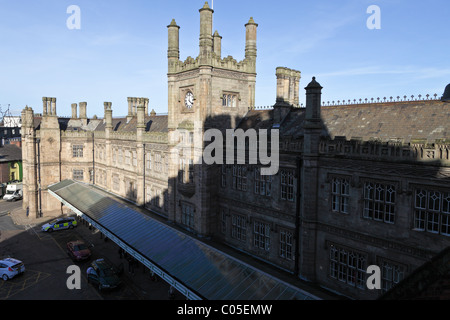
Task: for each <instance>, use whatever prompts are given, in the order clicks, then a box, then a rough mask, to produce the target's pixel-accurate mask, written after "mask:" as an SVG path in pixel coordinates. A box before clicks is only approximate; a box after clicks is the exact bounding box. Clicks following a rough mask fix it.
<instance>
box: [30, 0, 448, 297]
mask: <svg viewBox="0 0 450 320" xmlns="http://www.w3.org/2000/svg"><path fill="white" fill-rule="evenodd" d="M212 14H213V10H212V9H210V8H209V6H208V4H207V3H206V4H205V6H204V7H203V8H202V9H200V52H199V56H198V57H197V58H195V59H194V58H191V57H188V58H187V59H186V60H185V61H180V60H179V28H180V27H179V26H178V25H177V24H176V23H175V21H174V20H173V21H172V22H171V23H170V24H169V26H168V39H169V41H168V44H169V46H168V52H167V54H168V93H169V98H168V115H161V116H160V115H156V114H155V112H154V111H152V112H149V111H150V108H149V99H147V98H128V115H127V116H126V117H123V118H113V115H112V113H113V111H112V106H111V103H109V102H105V103H104V118H103V119H89V118H88V117H87V103H86V102H81V103H79V104H73V105H72V117H71V118H70V119H64V118H59V117H58V116H57V112H56V98H48V97H44V98H43V113H42V115H37V114H35V113H34V111H33V109H32V108H29V107H26V108H25V109H24V110H23V112H22V122H23V127H22V130H23V135H22V137H23V164H24V202H23V206H24V207H27V206H29V208H30V214H34V215H38V214H39V213H40V212H42V213H43V214H44V215H45V214H46V213H48V212H51V211H59V212H61V203H60V202H58V201H57V200H56V199H55V198H53V197H52V196H51V195H49V194H48V191H47V190H48V186H49V185H52V184H54V183H57V182H60V181H62V180H65V179H73V180H78V181H82V182H84V183H89V184H94V185H96V186H98V187H100V188H103V189H105V190H107V191H109V192H111V193H114V194H116V195H119V196H121V197H125V198H127V199H128V200H130V201H132V202H134V203H135V204H136V205H138V206H143V207H145V208H147V209H148V210H151V211H153V212H155V213H157V214H159V215H160V216H161V217H163V218H164V219H166V220H167V221H170V222H171V223H174V224H176V225H178V226H180V227H182V228H184V229H185V230H187V231H188V232H191V233H194V234H196V235H198V236H199V237H207V238H210V239H212V240H214V241H217V242H220V243H222V244H225V245H227V246H229V247H232V248H235V249H237V250H239V252H243V253H245V254H247V255H248V256H251V257H253V258H255V259H259V260H262V261H265V262H267V264H268V265H270V266H272V267H274V268H278V269H282V270H285V271H287V272H288V273H290V274H291V276H292V277H293V278H295V279H298V278H301V279H304V280H306V281H310V282H312V283H316V284H318V285H320V286H321V287H324V288H328V289H330V290H332V291H333V292H338V293H340V294H342V295H345V296H347V297H351V298H355V299H373V298H377V297H378V296H379V295H381V293H383V292H385V291H387V290H389V289H390V288H391V287H393V286H394V285H396V284H397V283H398V282H400V281H401V280H402V279H403V278H404V277H405V276H406V275H408V274H410V273H411V272H412V271H413V270H415V269H416V268H418V267H419V266H421V265H422V264H424V263H425V262H427V261H429V260H430V259H431V258H432V257H433V256H434V255H436V254H438V253H439V252H441V251H442V250H443V249H444V248H446V247H448V246H450V103H447V102H446V101H445V99H442V100H438V99H436V97H435V98H434V99H433V98H432V97H426V99H422V98H420V99H417V100H412V101H408V100H406V99H402V100H401V99H399V98H397V99H395V98H388V99H386V98H385V99H381V101H356V100H354V101H351V102H350V101H348V102H343V103H340V102H339V103H336V104H331V105H330V104H326V103H322V101H321V93H322V87H321V85H320V84H319V83H318V82H317V81H316V80H315V79H313V80H312V81H311V82H310V83H309V84H308V85H307V86H306V88H305V90H306V107H305V108H300V107H299V103H298V101H299V95H300V92H299V83H300V78H301V74H300V72H299V71H296V70H292V69H289V68H284V67H283V68H281V67H280V68H277V69H276V71H275V76H276V81H277V82H276V83H277V85H276V88H277V97H276V103H275V105H274V106H273V107H272V108H270V109H266V110H260V109H258V108H255V104H254V101H255V98H254V97H255V81H256V56H257V46H256V30H257V27H258V25H257V24H256V23H255V21H254V20H253V18H250V20H249V21H248V23H247V24H246V25H245V34H246V42H245V59H244V60H242V61H239V62H238V61H236V60H235V59H233V57H230V56H228V57H225V58H222V56H221V39H222V38H221V36H220V35H219V34H218V32H217V31H216V32H215V33H214V34H213V32H212V20H213V19H212ZM424 98H425V97H424ZM78 111H79V113H78ZM210 128H217V129H219V130H222V131H223V130H225V129H228V128H241V129H244V130H247V129H269V130H271V129H276V130H279V133H280V141H279V149H280V169H279V171H278V173H277V174H276V175H273V176H262V175H261V171H260V170H261V165H250V164H226V165H207V164H205V163H197V162H196V161H195V159H197V157H198V156H200V157H201V156H202V152H203V150H204V146H205V144H204V142H203V134H204V133H205V132H206V130H208V129H210ZM249 147H250V146H249V145H247V146H246V148H247V151H248V148H249ZM124 219H126V217H124ZM369 265H378V266H380V269H381V271H382V275H381V276H382V289H381V290H378V291H377V290H369V289H368V288H367V287H366V278H367V274H366V269H367V267H368V266H369Z"/></svg>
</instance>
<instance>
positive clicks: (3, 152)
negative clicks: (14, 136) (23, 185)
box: [0, 144, 23, 184]
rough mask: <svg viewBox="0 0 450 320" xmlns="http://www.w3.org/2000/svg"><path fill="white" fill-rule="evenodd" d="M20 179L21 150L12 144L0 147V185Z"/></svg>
mask: <svg viewBox="0 0 450 320" xmlns="http://www.w3.org/2000/svg"><path fill="white" fill-rule="evenodd" d="M22 178H23V170H22V149H21V148H20V147H18V146H16V145H14V144H7V145H4V146H0V184H2V183H8V182H11V181H16V180H18V181H22Z"/></svg>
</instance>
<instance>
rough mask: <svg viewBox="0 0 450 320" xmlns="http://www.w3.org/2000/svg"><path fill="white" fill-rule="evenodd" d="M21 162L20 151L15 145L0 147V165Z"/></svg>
mask: <svg viewBox="0 0 450 320" xmlns="http://www.w3.org/2000/svg"><path fill="white" fill-rule="evenodd" d="M18 160H22V149H21V148H19V147H18V146H16V145H15V144H6V145H4V146H3V147H0V163H5V162H11V161H18Z"/></svg>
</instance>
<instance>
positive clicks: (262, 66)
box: [0, 0, 450, 117]
mask: <svg viewBox="0 0 450 320" xmlns="http://www.w3.org/2000/svg"><path fill="white" fill-rule="evenodd" d="M209 3H210V5H212V3H211V1H209ZM203 4H204V0H188V1H187V0H164V1H155V0H151V1H149V0H128V1H125V0H71V1H65V0H39V1H36V0H18V1H13V0H0V105H1V107H2V109H3V110H4V109H5V107H6V106H7V105H8V104H10V105H11V107H10V108H11V110H12V111H13V112H14V113H17V114H19V113H20V111H21V110H22V109H23V108H24V107H25V105H28V106H31V107H32V108H33V109H34V110H35V112H42V97H43V96H47V97H56V98H57V99H58V102H57V109H58V115H60V116H70V114H71V108H70V105H71V104H72V103H79V102H83V101H87V102H88V116H90V117H91V116H93V115H94V114H95V115H97V116H99V117H103V102H104V101H111V102H112V103H113V111H114V113H113V114H114V116H122V115H126V113H127V108H128V107H127V97H130V96H131V97H148V98H149V99H150V107H151V108H153V109H155V110H156V112H158V113H165V112H167V25H168V24H169V23H170V22H171V20H172V19H175V20H176V22H177V24H178V25H179V26H180V27H181V29H180V59H181V60H184V59H186V58H187V57H188V56H192V57H196V56H197V55H198V42H199V12H198V9H200V8H201V7H202V6H203ZM70 5H77V6H78V7H79V8H80V10H81V20H80V21H81V29H80V30H69V29H68V28H67V25H66V21H67V19H68V18H69V17H70V16H71V14H68V13H67V8H68V7H69V6H70ZM370 5H377V6H378V7H379V8H380V12H381V29H378V30H377V29H375V30H370V29H369V28H367V25H366V21H367V19H368V18H369V17H370V16H371V14H368V13H367V8H368V7H369V6H370ZM214 11H215V13H214V26H213V30H217V31H218V32H219V34H220V35H221V36H222V37H223V39H222V56H223V57H225V56H228V55H231V56H233V57H234V58H235V59H236V60H238V61H239V60H242V59H243V58H244V47H245V27H244V25H245V24H246V23H247V22H248V20H249V18H250V17H253V18H254V20H255V22H256V23H258V24H259V27H258V60H257V72H258V75H257V84H256V105H257V106H267V105H272V104H273V103H274V102H275V96H276V78H275V69H276V67H278V66H284V67H288V68H292V69H296V70H300V71H301V72H302V79H301V83H300V100H301V102H303V103H304V100H305V95H304V93H305V91H304V89H303V88H304V87H305V86H306V85H307V84H308V83H309V81H310V80H311V78H312V77H313V76H316V78H317V81H318V82H320V84H321V85H322V86H323V87H324V89H323V97H322V99H323V101H332V100H335V101H337V100H343V99H345V100H347V99H351V100H353V99H359V98H363V99H364V98H369V99H370V98H372V97H373V98H377V97H380V98H383V97H388V98H389V97H390V96H393V97H396V96H403V95H407V96H408V97H409V96H411V95H414V96H417V95H418V94H421V95H423V96H424V95H426V94H430V95H433V94H435V93H437V94H438V96H441V95H442V94H443V91H444V88H445V86H446V85H447V84H448V83H450V59H449V57H450V55H449V52H450V41H449V40H448V37H449V35H450V32H449V31H450V19H449V16H450V3H449V2H448V0H428V1H419V0H412V1H406V0H371V1H366V0H339V1H336V0H320V1H319V0H318V1H299V0H285V1H265V0H239V1H237V0H226V1H225V0H214Z"/></svg>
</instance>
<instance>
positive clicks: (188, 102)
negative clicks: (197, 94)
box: [184, 91, 194, 109]
mask: <svg viewBox="0 0 450 320" xmlns="http://www.w3.org/2000/svg"><path fill="white" fill-rule="evenodd" d="M184 105H185V106H186V108H188V109H191V108H192V106H193V105H194V95H193V94H192V92H190V91H188V93H186V97H185V98H184Z"/></svg>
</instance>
